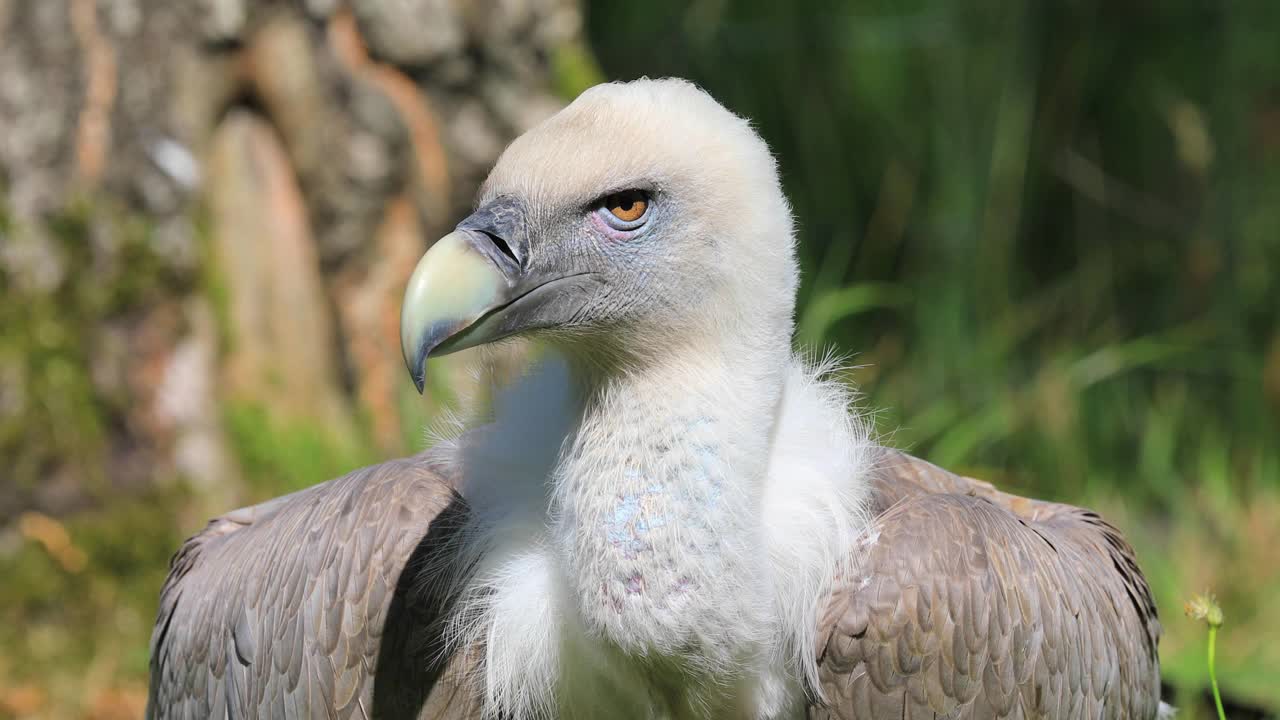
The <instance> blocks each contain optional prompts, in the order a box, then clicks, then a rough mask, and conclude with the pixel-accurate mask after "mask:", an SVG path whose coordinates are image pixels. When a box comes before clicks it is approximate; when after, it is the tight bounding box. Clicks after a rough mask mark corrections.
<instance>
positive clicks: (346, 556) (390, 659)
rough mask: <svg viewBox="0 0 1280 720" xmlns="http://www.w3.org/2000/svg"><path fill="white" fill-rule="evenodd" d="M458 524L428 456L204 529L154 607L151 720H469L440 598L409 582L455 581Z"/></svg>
mask: <svg viewBox="0 0 1280 720" xmlns="http://www.w3.org/2000/svg"><path fill="white" fill-rule="evenodd" d="M465 514H466V508H465V505H463V503H462V502H461V500H460V499H459V498H458V497H457V495H456V493H455V492H454V491H453V487H452V485H451V483H450V482H449V479H448V477H447V475H446V474H445V470H444V466H443V465H441V464H439V463H435V462H433V461H432V460H431V458H430V456H429V455H422V456H418V457H416V458H411V459H406V460H397V461H393V462H388V463H383V464H381V465H376V466H373V467H369V468H365V469H363V470H359V471H356V472H354V473H351V474H350V475H347V476H345V477H342V478H339V479H337V480H333V481H330V482H327V483H324V484H322V485H317V486H315V487H312V488H308V489H306V490H303V491H301V492H298V493H294V494H293V495H288V496H285V497H282V498H277V499H275V500H272V501H270V502H267V503H263V504H262V505H255V506H253V507H249V508H243V509H240V510H236V511H234V512H231V513H229V514H227V515H224V516H222V517H220V518H217V519H215V520H213V521H212V522H210V523H209V525H208V526H207V527H206V528H205V529H204V531H202V532H201V533H199V534H198V535H196V536H195V537H193V538H191V539H190V540H188V541H187V542H186V543H185V544H184V545H183V546H182V548H181V549H180V550H179V551H178V553H177V554H176V555H175V556H174V558H173V562H172V564H171V568H170V572H169V578H168V580H167V581H166V582H165V585H164V589H163V591H162V593H161V599H160V613H159V617H158V619H157V622H156V627H155V631H154V632H153V634H152V639H151V692H150V701H149V704H148V710H147V714H148V717H153V718H209V717H231V718H258V717H289V718H302V717H318V718H331V717H332V718H366V717H372V716H374V715H377V716H378V717H395V718H418V717H422V718H462V717H476V716H478V712H477V707H476V705H475V704H474V703H473V702H472V701H471V699H472V697H474V694H473V693H471V692H470V689H469V688H461V691H460V687H459V686H460V683H461V678H462V677H463V676H464V670H465V668H463V667H461V666H462V665H463V664H464V663H463V661H462V659H461V657H459V658H454V659H444V660H442V655H443V653H442V652H441V650H442V647H441V643H440V641H439V635H438V629H439V623H438V622H435V620H436V619H438V617H439V615H440V613H442V612H444V611H445V610H446V608H447V605H448V603H447V599H446V598H444V597H443V596H441V595H440V594H439V587H440V586H439V584H437V585H433V586H426V587H424V586H422V584H421V583H420V582H415V578H417V573H418V572H419V571H420V570H421V569H422V568H423V567H424V566H425V565H430V566H431V567H432V568H433V571H436V572H440V573H448V572H451V571H452V570H456V568H454V569H452V570H451V569H450V568H449V567H448V563H447V562H446V560H445V559H446V558H449V557H452V555H453V553H452V552H451V549H452V548H451V542H450V541H451V539H452V538H453V536H454V533H455V532H456V530H457V528H459V527H460V526H461V524H462V519H463V518H465ZM375 675H376V677H377V678H378V682H377V684H376V687H375V683H374V677H375ZM444 697H447V698H448V701H447V702H442V701H441V698H444Z"/></svg>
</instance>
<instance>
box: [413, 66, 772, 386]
mask: <svg viewBox="0 0 1280 720" xmlns="http://www.w3.org/2000/svg"><path fill="white" fill-rule="evenodd" d="M791 231H792V228H791V214H790V208H789V207H788V204H787V201H786V199H785V198H784V196H783V194H782V190H781V187H780V185H779V182H778V176H777V172H776V169H775V164H774V160H773V157H772V156H771V155H770V153H769V149H768V148H767V147H766V145H765V144H764V142H763V141H761V140H760V138H759V137H758V136H757V135H756V134H755V133H754V132H753V131H752V129H751V128H750V126H749V125H748V123H747V122H746V121H745V120H743V119H742V118H739V117H737V116H735V115H733V114H732V113H730V112H729V111H728V110H726V109H724V107H722V106H721V105H720V104H719V103H717V102H716V101H715V100H714V99H712V98H711V97H710V96H709V95H707V94H706V93H704V92H702V91H701V90H699V89H698V88H696V87H695V86H693V85H691V84H690V83H688V82H685V81H680V80H661V81H639V82H633V83H627V84H609V85H601V86H597V87H594V88H592V89H591V90H588V91H587V92H585V93H583V94H582V95H581V96H580V97H579V98H578V99H577V100H575V101H574V102H573V104H571V105H570V106H569V107H568V108H566V109H565V110H564V111H562V112H560V113H559V114H557V115H555V116H554V117H552V118H550V119H549V120H548V121H546V122H544V123H543V124H541V125H539V126H538V127H536V128H534V129H533V130H531V131H529V132H528V133H526V134H524V135H522V136H521V137H520V138H518V139H517V140H516V141H515V142H514V143H512V144H511V146H510V147H509V148H507V150H506V151H505V152H504V153H503V155H502V157H501V158H500V160H499V161H498V163H497V165H496V167H495V168H494V170H493V172H492V174H491V175H490V176H489V178H488V180H487V181H486V182H485V184H484V187H483V189H482V190H481V193H480V198H479V203H478V209H477V210H476V211H475V212H474V213H473V214H472V215H471V216H470V217H468V218H466V219H465V220H463V221H462V222H461V223H460V224H459V225H458V226H457V228H456V230H455V231H454V232H452V233H450V234H449V235H447V236H445V237H444V238H442V239H440V240H439V241H438V242H437V243H436V244H435V245H434V246H433V247H432V248H431V250H430V251H429V252H428V253H427V254H426V255H425V256H424V257H423V258H422V260H421V261H420V263H419V264H418V267H417V269H416V270H415V272H414V273H413V276H412V279H411V280H410V283H409V287H408V291H407V293H406V297H405V303H404V306H403V312H402V319H401V323H402V325H401V331H402V334H401V339H402V347H403V351H404V358H405V362H406V364H407V365H408V368H409V371H410V373H411V375H412V376H413V379H414V382H415V383H416V384H417V387H418V390H419V391H420V392H421V390H422V386H423V380H424V364H425V360H426V358H427V357H428V356H436V355H442V354H445V353H449V352H453V351H455V350H460V349H463V348H467V347H472V346H475V345H480V344H483V343H488V342H492V341H495V340H498V339H501V338H504V337H509V336H514V335H521V334H530V333H536V334H538V335H540V336H542V337H544V338H545V339H547V340H548V341H550V342H552V343H554V344H557V345H561V346H564V347H565V349H567V350H569V351H570V354H573V355H587V356H593V357H599V358H611V359H613V360H617V361H621V362H624V363H630V362H644V361H646V360H647V359H651V358H654V357H656V356H661V355H662V354H664V353H667V352H670V351H671V350H672V349H673V348H674V347H677V346H680V345H683V344H689V343H700V342H704V341H706V340H708V339H709V340H711V341H712V342H714V341H716V340H718V339H724V336H725V335H726V334H729V335H731V336H733V337H736V338H740V339H745V340H750V341H751V343H750V344H751V345H752V350H753V351H756V352H765V351H768V352H771V353H773V354H775V355H778V356H779V358H781V357H782V356H784V355H785V354H786V352H787V350H788V348H789V339H790V334H791V329H792V328H791V314H792V310H793V302H794V299H793V298H794V294H795V287H796V278H797V269H796V263H795V259H794V253H793V248H792V239H791V238H792V232H791ZM574 351H577V352H574Z"/></svg>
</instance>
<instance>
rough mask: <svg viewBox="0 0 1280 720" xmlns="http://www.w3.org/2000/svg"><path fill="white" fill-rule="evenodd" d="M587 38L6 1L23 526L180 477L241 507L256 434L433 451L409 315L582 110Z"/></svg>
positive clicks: (208, 6)
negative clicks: (569, 96) (550, 122)
mask: <svg viewBox="0 0 1280 720" xmlns="http://www.w3.org/2000/svg"><path fill="white" fill-rule="evenodd" d="M578 26H579V16H578V10H577V8H576V5H575V4H574V3H573V2H571V1H570V0H524V1H523V2H501V1H499V0H482V1H479V2H464V1H463V0H350V2H342V1H341V0H291V1H286V0H274V1H273V0H186V1H183V2H174V1H173V0H0V298H2V300H0V303H2V304H0V526H2V525H4V524H5V523H6V522H7V521H8V520H9V519H11V518H12V517H14V516H15V515H16V514H17V513H19V512H21V511H22V510H24V509H39V510H42V511H45V512H51V513H61V512H65V511H67V510H70V509H73V508H76V507H81V506H86V505H91V504H93V503H94V502H95V500H96V499H99V498H102V497H105V496H107V495H108V494H115V493H120V492H130V491H138V490H141V489H145V488H148V487H151V486H153V485H155V484H156V483H157V482H162V481H164V480H165V479H167V478H172V477H177V476H182V477H185V478H187V479H188V480H189V481H190V482H192V483H193V484H194V485H195V486H196V487H197V488H203V492H205V493H210V494H213V495H214V496H216V497H218V498H219V500H218V502H220V503H221V502H224V501H231V500H235V499H239V497H238V495H239V493H240V492H241V491H242V488H241V487H240V486H239V484H238V481H237V480H236V478H237V477H238V476H239V475H240V461H239V455H240V453H238V452H237V451H236V449H235V447H234V446H235V444H236V443H235V441H234V438H232V439H229V437H230V436H234V435H235V432H236V431H235V428H234V427H231V428H230V430H229V419H230V425H231V426H234V425H235V419H236V418H237V417H239V418H249V419H250V420H252V422H258V421H261V422H262V423H263V427H266V428H270V429H273V431H274V429H279V428H304V431H305V433H313V434H315V436H316V437H319V438H320V439H321V440H322V441H324V440H325V439H329V438H332V439H336V440H337V441H338V442H350V443H351V444H352V446H353V447H354V446H363V447H373V448H376V449H377V452H379V453H384V454H391V453H396V452H403V451H406V450H410V449H413V448H412V447H410V446H411V445H413V444H414V439H415V438H419V437H420V436H421V430H420V428H419V427H418V426H417V425H418V423H419V422H420V421H421V419H422V418H423V417H424V416H425V415H426V413H425V411H424V410H423V409H422V406H421V404H420V403H413V402H408V396H407V392H406V391H407V388H408V383H407V382H406V381H405V379H404V377H403V375H404V373H403V370H402V368H401V367H400V360H399V356H400V351H399V344H398V339H397V336H398V315H399V294H400V292H401V290H402V288H403V285H404V282H405V280H406V279H407V276H408V273H409V272H410V271H411V270H412V267H413V265H414V262H415V261H416V259H417V257H418V256H419V255H420V254H421V252H422V251H423V250H424V249H425V247H426V242H427V239H428V238H434V237H436V236H438V235H439V234H440V233H441V231H442V230H443V229H445V228H447V227H448V226H450V225H451V224H452V223H453V222H454V221H456V219H457V217H458V216H459V215H460V214H462V213H463V212H464V211H465V210H466V208H467V207H468V205H469V203H470V202H471V199H472V195H473V193H474V190H475V187H476V185H477V184H478V183H479V181H480V180H481V179H482V178H483V176H484V174H485V172H486V171H487V169H488V167H489V166H490V164H491V163H492V162H493V161H494V160H495V159H496V157H497V155H498V153H499V152H500V151H501V149H502V148H503V147H504V145H505V144H506V143H507V142H508V141H509V140H510V139H511V138H512V137H514V136H515V135H516V134H518V133H520V132H522V131H523V130H524V129H526V128H528V127H529V126H530V125H532V124H533V123H536V122H537V121H538V120H540V119H541V118H543V117H545V116H546V115H548V114H549V113H551V112H553V111H554V110H555V109H557V107H558V100H557V96H556V94H555V93H554V92H553V86H554V85H555V84H556V78H555V77H554V76H553V62H552V61H553V59H556V58H558V57H560V56H561V52H562V49H563V48H566V47H569V48H577V47H581V46H580V44H579V43H580V41H579V40H578V32H579V30H578ZM557 65H558V63H557ZM408 392H411V391H408ZM252 422H249V423H248V424H247V425H245V426H244V427H242V428H241V430H240V432H246V430H245V428H248V430H247V432H250V433H252V432H253V429H254V428H256V427H257V426H256V425H253V424H252ZM250 439H251V440H252V439H253V438H250ZM322 479H324V478H320V477H316V478H312V480H313V481H319V480H322Z"/></svg>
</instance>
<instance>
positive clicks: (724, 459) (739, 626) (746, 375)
mask: <svg viewBox="0 0 1280 720" xmlns="http://www.w3.org/2000/svg"><path fill="white" fill-rule="evenodd" d="M827 369H829V368H822V367H811V366H808V365H806V364H805V363H803V362H801V361H799V360H796V359H794V358H792V359H789V360H787V361H786V362H785V363H783V367H781V368H779V369H777V370H776V371H773V372H760V371H759V369H758V368H756V369H755V372H751V371H750V370H749V369H747V368H735V367H731V366H730V363H727V362H722V363H721V366H720V367H716V366H715V365H714V364H710V363H702V364H693V363H681V362H675V361H673V362H669V363H667V362H664V363H663V364H662V365H661V366H655V367H649V368H646V369H644V370H637V371H632V372H627V373H616V374H613V375H610V376H607V377H603V379H602V378H601V377H600V376H596V377H591V378H590V379H588V377H587V373H582V372H578V373H575V372H572V371H570V370H569V366H568V364H567V363H566V362H564V361H563V360H561V359H559V358H556V357H552V358H550V359H548V360H545V361H543V362H542V363H540V364H539V365H538V366H536V367H535V368H534V369H533V370H532V371H531V372H530V373H529V374H528V375H526V376H525V377H523V378H522V379H520V380H519V381H517V382H515V383H513V384H512V385H511V386H510V387H507V388H505V389H503V390H502V391H501V392H500V393H499V395H498V396H497V398H496V400H495V408H494V410H495V414H494V420H493V422H492V423H491V424H489V425H486V426H484V427H482V428H479V429H477V430H474V431H472V432H469V433H467V434H466V435H464V436H463V437H462V438H461V439H460V440H459V441H458V442H457V444H456V445H455V446H454V448H453V452H454V453H455V461H456V462H458V463H459V464H460V465H461V473H460V474H461V477H462V478H463V484H462V487H461V492H462V494H463V496H464V497H465V498H466V499H467V501H468V503H469V505H470V507H471V510H472V515H471V517H472V520H471V523H470V526H469V528H468V530H467V532H466V534H465V541H464V542H465V548H464V552H466V553H467V554H468V557H469V558H470V559H471V560H474V561H475V568H476V570H475V572H474V573H473V574H472V575H471V576H470V577H469V578H467V580H466V586H465V588H464V589H463V590H462V592H461V601H460V603H459V606H458V607H459V609H458V611H457V613H456V615H455V617H454V620H453V622H452V623H451V628H450V630H451V638H452V640H453V642H455V643H459V644H467V645H470V644H473V643H479V647H483V649H484V650H483V662H482V666H481V669H480V671H481V673H482V677H480V678H477V683H478V685H479V686H480V687H482V688H483V689H484V698H483V700H484V707H485V710H486V715H489V716H496V715H499V714H502V715H510V716H512V717H515V718H530V717H543V716H557V717H595V716H600V714H601V713H607V714H608V716H609V717H621V716H620V715H618V712H619V708H630V709H634V711H633V714H632V715H631V716H632V717H637V718H652V717H726V716H730V717H778V716H783V715H788V714H791V713H793V712H796V711H799V710H802V708H803V692H802V691H801V687H802V686H803V683H804V682H805V681H808V684H809V686H810V687H816V683H815V682H813V680H814V678H815V673H816V667H815V662H816V649H815V647H814V638H815V635H816V631H817V628H816V618H817V616H818V612H819V607H818V603H819V601H820V600H821V598H823V597H824V596H825V594H826V592H827V590H828V588H829V585H830V583H831V581H832V580H833V579H834V578H835V577H836V575H837V573H839V572H840V571H841V569H842V567H843V566H844V565H846V564H848V563H850V562H852V559H853V557H854V552H855V548H856V543H857V539H858V536H859V535H860V534H861V532H862V530H863V529H864V528H865V527H866V524H867V519H866V517H865V510H864V506H865V496H866V492H867V484H866V480H865V477H866V473H867V470H868V468H869V465H870V463H871V450H872V447H873V445H872V443H871V441H870V440H869V438H868V435H867V431H866V429H865V427H864V426H863V424H862V423H861V422H859V421H858V419H857V417H856V416H855V415H854V414H853V413H852V411H851V409H850V398H849V396H848V393H847V391H846V390H845V389H844V388H843V387H842V386H841V385H839V384H837V383H835V382H831V381H827V380H823V379H821V378H822V375H823V374H824V371H825V370H827Z"/></svg>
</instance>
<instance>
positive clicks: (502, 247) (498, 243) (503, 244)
mask: <svg viewBox="0 0 1280 720" xmlns="http://www.w3.org/2000/svg"><path fill="white" fill-rule="evenodd" d="M480 232H482V233H484V236H485V237H487V238H489V242H491V243H493V245H494V247H496V248H498V250H499V251H500V252H501V253H502V254H503V255H506V256H507V257H509V258H511V261H512V262H514V263H515V264H517V265H519V264H520V258H518V257H516V253H515V251H514V250H512V249H511V246H510V245H508V244H507V241H506V240H504V239H503V238H502V237H501V236H499V235H497V234H495V233H491V232H489V231H488V230H480Z"/></svg>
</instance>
